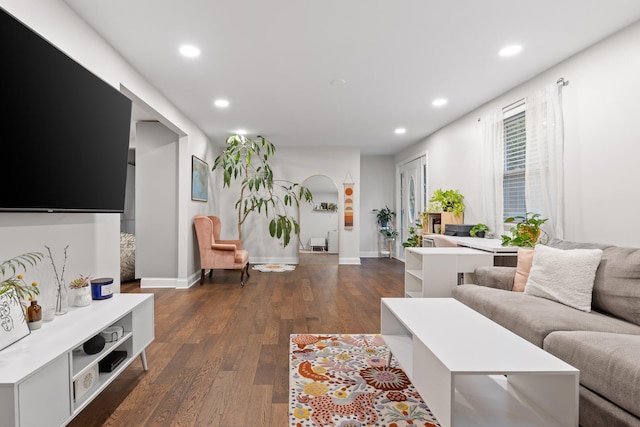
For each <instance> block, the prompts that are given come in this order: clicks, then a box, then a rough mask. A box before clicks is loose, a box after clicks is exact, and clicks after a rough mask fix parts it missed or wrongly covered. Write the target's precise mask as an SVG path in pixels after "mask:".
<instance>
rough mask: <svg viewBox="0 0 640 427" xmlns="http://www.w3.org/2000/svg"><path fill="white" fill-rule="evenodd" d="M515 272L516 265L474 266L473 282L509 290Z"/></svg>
mask: <svg viewBox="0 0 640 427" xmlns="http://www.w3.org/2000/svg"><path fill="white" fill-rule="evenodd" d="M515 273H516V267H494V266H491V267H488V266H486V267H476V269H475V271H474V283H475V284H476V285H480V286H487V287H490V288H498V289H504V290H507V291H510V290H512V289H513V280H514V277H515V276H514V275H515Z"/></svg>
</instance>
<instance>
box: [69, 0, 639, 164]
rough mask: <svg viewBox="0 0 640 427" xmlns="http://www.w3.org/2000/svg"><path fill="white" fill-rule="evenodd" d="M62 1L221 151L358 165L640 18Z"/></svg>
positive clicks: (420, 7) (502, 3)
mask: <svg viewBox="0 0 640 427" xmlns="http://www.w3.org/2000/svg"><path fill="white" fill-rule="evenodd" d="M65 2H66V3H67V4H68V5H69V6H70V7H71V8H72V9H74V10H75V11H76V12H77V13H78V14H79V15H80V16H81V17H82V18H83V19H84V20H85V21H87V22H88V23H89V25H91V27H93V28H94V29H95V30H96V31H97V32H98V33H100V34H101V35H102V36H103V37H104V38H105V39H106V40H107V41H108V42H109V43H110V44H111V45H112V46H113V47H114V48H115V49H116V50H117V51H119V52H120V53H121V54H122V56H123V57H124V58H125V59H126V60H127V61H128V62H129V63H130V64H131V65H132V66H133V67H135V68H136V69H137V70H138V71H139V72H140V73H141V74H143V75H144V76H145V77H146V78H147V79H148V80H149V81H150V82H151V83H152V84H153V85H154V86H155V87H156V88H158V89H159V90H160V91H161V92H162V93H163V94H164V95H165V96H166V97H167V98H169V99H170V100H171V101H172V102H173V103H174V104H175V105H176V106H177V107H178V108H179V109H180V110H181V111H183V112H184V114H185V115H187V116H188V117H189V118H191V119H192V120H193V121H194V122H195V123H197V124H198V125H199V126H200V128H201V129H202V130H203V131H204V132H205V133H206V134H207V135H209V137H210V138H211V139H212V140H213V141H215V142H216V143H218V144H222V143H223V142H224V140H225V139H226V137H227V136H228V135H229V134H231V133H233V132H234V131H235V130H237V129H239V128H242V129H246V130H247V131H248V132H249V135H256V134H260V135H263V136H265V137H267V138H268V139H270V140H271V141H272V142H273V143H274V144H276V146H307V145H309V146H355V147H360V148H361V150H362V153H363V154H392V153H396V152H398V151H400V150H402V149H404V148H406V147H407V146H409V145H411V144H413V143H415V142H417V141H419V140H420V139H423V138H424V137H426V136H427V135H429V134H431V133H433V132H434V131H436V130H438V129H439V128H441V127H443V126H445V125H446V124H448V123H450V122H452V121H453V120H455V119H457V118H459V117H461V116H463V115H464V114H465V113H467V112H469V111H471V110H473V109H474V108H476V107H478V106H480V105H482V104H484V103H485V102H487V101H489V100H491V99H493V98H495V97H496V96H498V95H500V94H502V93H504V92H505V91H507V90H508V89H510V88H512V87H514V86H516V85H518V84H520V83H522V82H524V81H526V80H528V79H530V78H531V77H533V76H535V75H536V74H538V73H540V72H542V71H544V70H545V69H547V68H549V67H551V66H553V65H555V64H557V63H558V62H560V61H562V60H563V59H565V58H567V57H569V56H571V55H573V54H575V53H576V52H578V51H580V50H582V49H584V48H586V47H588V46H590V45H592V44H593V43H595V42H596V41H598V40H600V39H602V38H604V37H606V36H608V35H610V34H612V33H614V32H616V31H617V30H619V29H621V28H623V27H625V26H627V25H629V24H631V23H633V22H635V21H637V20H638V19H640V1H638V0H560V1H559V0H536V1H524V0H516V1H514V0H481V1H479V0H448V1H443V0H322V1H321V0H268V1H267V0H189V1H183V2H179V1H175V0H135V1H131V0H109V1H104V0H65ZM514 43H518V44H521V45H522V46H523V51H522V52H521V53H520V54H519V55H517V56H515V57H510V58H502V57H499V56H498V54H497V52H498V50H500V49H501V48H502V47H504V46H506V45H509V44H514ZM182 44H194V45H197V46H198V47H199V48H200V49H201V55H200V56H199V57H198V58H195V59H193V58H192V59H188V58H184V57H182V56H181V55H180V54H179V53H178V48H179V47H180V46H181V45H182ZM558 77H560V76H558ZM566 77H568V78H569V79H570V77H571V76H566ZM340 79H342V80H344V81H345V82H346V83H344V84H338V85H334V84H331V82H332V81H333V80H340ZM216 98H225V99H228V100H229V102H230V103H231V105H230V106H229V108H227V109H224V110H221V109H217V108H216V107H214V106H213V105H212V102H213V100H214V99H216ZM436 98H446V99H448V101H449V102H448V104H447V105H445V106H444V107H439V108H436V107H433V106H432V105H431V102H432V101H433V100H434V99H436ZM397 127H404V128H406V129H407V132H406V134H404V135H395V134H394V129H395V128H397Z"/></svg>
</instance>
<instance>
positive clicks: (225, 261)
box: [193, 215, 249, 286]
mask: <svg viewBox="0 0 640 427" xmlns="http://www.w3.org/2000/svg"><path fill="white" fill-rule="evenodd" d="M193 223H194V225H195V227H196V235H197V238H198V247H199V248H200V268H201V269H202V271H201V273H200V285H203V284H204V275H205V270H207V269H209V270H210V271H209V277H211V275H212V274H213V270H216V269H225V270H240V285H241V286H244V275H245V273H246V275H247V277H249V252H247V251H245V250H244V249H242V241H241V240H220V218H218V217H217V216H204V215H196V217H195V218H194V219H193Z"/></svg>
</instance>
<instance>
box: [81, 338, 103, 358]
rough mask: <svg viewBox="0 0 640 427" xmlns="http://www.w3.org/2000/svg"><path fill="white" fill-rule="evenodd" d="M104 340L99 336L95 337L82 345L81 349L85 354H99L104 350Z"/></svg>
mask: <svg viewBox="0 0 640 427" xmlns="http://www.w3.org/2000/svg"><path fill="white" fill-rule="evenodd" d="M104 344H105V340H104V337H103V336H102V335H100V334H98V335H96V336H95V337H93V338H90V339H89V340H88V341H86V342H85V343H84V344H83V345H82V349H83V350H84V352H85V353H87V354H96V353H100V352H101V351H102V349H103V348H104Z"/></svg>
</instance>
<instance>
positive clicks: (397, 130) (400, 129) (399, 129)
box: [394, 128, 407, 135]
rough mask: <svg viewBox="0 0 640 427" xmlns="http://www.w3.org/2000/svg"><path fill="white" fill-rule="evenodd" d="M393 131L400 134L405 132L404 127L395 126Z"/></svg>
mask: <svg viewBox="0 0 640 427" xmlns="http://www.w3.org/2000/svg"><path fill="white" fill-rule="evenodd" d="M394 132H395V133H396V134H397V135H402V134H403V133H407V130H406V129H405V128H397V129H396V130H394Z"/></svg>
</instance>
